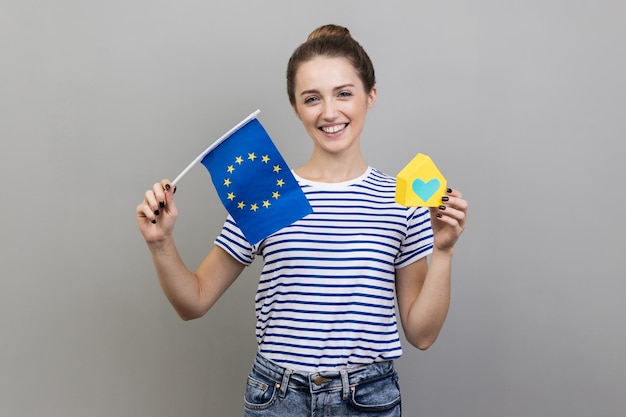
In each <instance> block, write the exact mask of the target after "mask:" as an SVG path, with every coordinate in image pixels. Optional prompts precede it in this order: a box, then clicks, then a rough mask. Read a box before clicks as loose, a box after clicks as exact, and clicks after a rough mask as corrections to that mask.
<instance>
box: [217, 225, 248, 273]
mask: <svg viewBox="0 0 626 417" xmlns="http://www.w3.org/2000/svg"><path fill="white" fill-rule="evenodd" d="M215 244H216V245H217V246H219V247H221V248H222V249H224V250H225V251H226V252H228V253H229V254H230V255H231V256H232V257H233V258H235V259H236V260H238V261H239V262H241V263H242V264H244V265H246V266H249V265H250V264H251V263H252V261H254V257H255V255H256V251H255V248H254V247H253V246H252V245H250V243H248V241H247V240H246V238H245V237H244V235H243V233H242V232H241V230H240V229H239V227H237V224H236V223H235V220H234V219H233V218H232V216H230V215H229V216H228V217H227V218H226V221H224V226H222V231H221V232H220V234H219V235H218V236H217V238H216V239H215Z"/></svg>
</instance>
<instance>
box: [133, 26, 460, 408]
mask: <svg viewBox="0 0 626 417" xmlns="http://www.w3.org/2000/svg"><path fill="white" fill-rule="evenodd" d="M287 92H288V95H289V101H290V103H291V105H292V107H293V110H294V112H295V114H296V116H297V117H298V118H299V119H300V121H301V122H302V125H303V127H304V129H305V131H306V132H307V133H308V135H309V136H310V137H311V139H312V140H313V153H312V155H311V157H310V158H309V160H308V161H307V162H305V163H304V164H303V165H302V166H301V167H299V168H297V169H295V170H294V177H295V179H296V180H297V182H298V185H299V187H301V189H302V191H303V193H304V195H305V196H306V199H307V200H308V202H309V203H310V205H311V207H312V212H311V213H309V214H307V215H306V216H304V217H303V218H300V219H299V220H296V221H294V222H293V223H291V224H289V225H288V226H285V227H282V228H281V229H280V230H278V231H276V232H275V233H273V234H271V235H270V236H268V237H266V238H264V239H262V240H261V241H259V242H258V243H254V242H250V241H249V240H248V239H247V238H246V236H245V234H244V233H243V232H242V230H241V227H240V226H241V225H238V224H237V220H236V219H234V218H233V217H231V216H229V217H228V218H227V219H226V222H225V223H224V226H223V228H222V231H221V233H220V234H219V235H218V236H217V238H216V240H215V246H214V248H213V249H212V250H211V251H210V252H209V254H208V255H207V257H206V258H205V260H204V261H203V262H202V264H201V265H200V267H199V268H198V270H197V271H196V272H195V273H192V272H191V271H189V270H188V269H187V267H186V266H185V265H184V264H183V262H182V260H181V258H180V256H179V255H178V252H177V249H176V246H175V245H174V241H173V237H172V234H173V229H174V223H175V221H176V217H177V215H178V213H177V211H176V206H175V203H174V197H173V191H174V190H175V188H174V187H172V186H171V182H170V181H168V180H163V181H161V182H159V183H156V184H154V186H153V187H152V189H150V190H148V191H147V192H146V193H145V195H144V200H143V202H142V203H141V204H140V205H139V206H138V207H137V220H138V224H139V228H140V230H141V232H142V234H143V236H144V238H145V240H146V242H147V244H148V247H149V249H150V251H151V253H152V259H153V261H154V264H155V266H156V270H157V275H158V277H159V280H160V283H161V286H162V288H163V290H164V292H165V293H166V295H167V296H168V299H169V300H170V302H171V303H172V305H173V306H174V307H175V309H176V310H177V311H178V313H179V314H180V316H181V317H182V318H183V319H193V318H196V317H200V316H202V315H204V314H205V313H206V312H207V311H208V310H209V309H210V308H211V307H212V306H213V304H214V303H215V302H216V301H217V299H218V298H219V297H220V296H221V295H222V294H223V293H224V292H225V291H226V289H227V288H228V287H229V286H230V285H231V284H232V282H233V281H234V280H235V279H236V278H237V277H238V276H239V275H240V273H241V272H242V270H243V269H244V267H245V266H248V265H250V264H251V263H252V262H253V260H254V259H255V257H256V256H257V255H261V256H262V257H263V269H262V272H261V277H260V280H259V284H258V290H257V295H256V299H255V308H256V318H257V326H256V338H257V343H258V353H257V355H256V357H255V359H254V365H253V368H252V370H251V371H250V373H249V375H248V380H247V381H248V383H247V386H246V393H245V400H244V406H245V415H246V416H248V417H269V416H273V417H276V416H289V417H300V416H309V415H312V414H317V413H323V414H324V415H333V416H365V415H367V416H371V417H376V416H386V417H392V416H400V413H401V397H400V389H399V385H398V375H397V372H396V370H395V368H394V359H397V358H399V357H400V356H401V354H402V346H401V344H400V336H399V328H398V319H397V317H396V309H395V306H396V302H397V305H398V310H399V313H400V314H399V315H400V321H401V324H402V327H403V330H404V334H405V336H406V338H407V340H408V341H409V342H410V343H411V344H413V345H414V346H416V347H418V348H420V349H426V348H428V347H429V346H430V345H431V344H432V343H433V342H434V341H435V339H436V338H437V336H438V334H439V331H440V330H441V328H442V326H443V324H444V321H445V318H446V315H447V312H448V306H449V301H450V269H451V263H452V256H453V253H454V246H455V244H456V242H457V239H458V238H459V236H460V235H461V233H462V231H463V229H464V227H465V216H466V210H467V202H466V201H465V200H464V199H463V198H462V196H461V193H460V192H458V191H456V190H451V189H448V190H447V193H446V195H445V196H443V197H442V198H441V201H440V202H439V203H440V204H441V205H439V206H438V207H435V208H431V209H428V208H425V207H405V206H402V205H400V204H397V203H396V202H395V186H396V180H395V178H393V177H391V176H389V175H387V174H384V173H383V172H381V171H379V170H377V169H375V168H373V167H371V166H369V165H368V164H367V162H365V159H364V158H363V155H362V153H361V146H360V137H361V132H362V131H363V128H364V126H365V120H366V117H367V113H368V111H369V109H370V108H371V107H372V106H373V105H374V103H375V102H376V94H377V88H376V86H375V77H374V68H373V65H372V63H371V61H370V59H369V57H368V55H367V53H366V52H365V50H364V49H363V48H362V47H361V45H359V44H358V43H357V42H356V41H355V40H354V39H352V37H351V35H350V32H349V31H348V30H347V29H346V28H344V27H341V26H335V25H325V26H322V27H320V28H318V29H317V30H315V31H314V32H313V33H312V34H311V35H310V36H309V39H308V40H307V41H306V42H305V43H303V44H302V45H300V46H299V47H298V48H297V49H296V50H295V51H294V53H293V55H292V57H291V59H290V60H289V64H288V68H287ZM427 255H430V256H431V261H430V265H429V264H428V262H427Z"/></svg>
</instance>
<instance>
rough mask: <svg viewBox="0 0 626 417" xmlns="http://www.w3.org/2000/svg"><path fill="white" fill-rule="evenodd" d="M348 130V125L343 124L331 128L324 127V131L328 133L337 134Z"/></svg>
mask: <svg viewBox="0 0 626 417" xmlns="http://www.w3.org/2000/svg"><path fill="white" fill-rule="evenodd" d="M345 128H346V124H345V123H344V124H342V125H336V126H330V127H322V130H323V131H324V132H326V133H337V132H339V131H340V130H343V129H345Z"/></svg>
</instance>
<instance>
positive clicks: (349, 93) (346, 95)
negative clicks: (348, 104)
mask: <svg viewBox="0 0 626 417" xmlns="http://www.w3.org/2000/svg"><path fill="white" fill-rule="evenodd" d="M351 96H352V93H351V92H349V91H342V92H341V93H339V97H351Z"/></svg>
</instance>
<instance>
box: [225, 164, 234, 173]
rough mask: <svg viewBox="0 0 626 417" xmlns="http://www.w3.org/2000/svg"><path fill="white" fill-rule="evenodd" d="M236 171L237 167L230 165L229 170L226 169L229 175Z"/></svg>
mask: <svg viewBox="0 0 626 417" xmlns="http://www.w3.org/2000/svg"><path fill="white" fill-rule="evenodd" d="M234 170H235V167H234V166H232V165H228V168H226V171H228V173H229V174H232V173H233V171H234Z"/></svg>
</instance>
